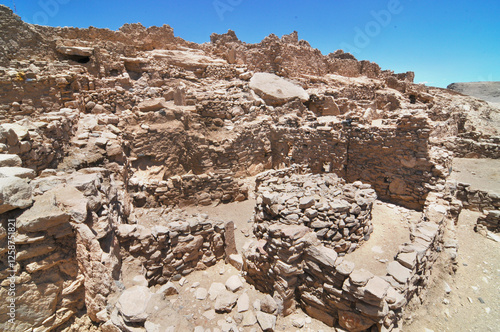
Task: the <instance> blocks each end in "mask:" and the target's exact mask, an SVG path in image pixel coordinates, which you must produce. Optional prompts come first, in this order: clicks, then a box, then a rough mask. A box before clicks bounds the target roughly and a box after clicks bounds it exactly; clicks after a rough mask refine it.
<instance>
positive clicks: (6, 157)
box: [0, 154, 23, 167]
mask: <svg viewBox="0 0 500 332" xmlns="http://www.w3.org/2000/svg"><path fill="white" fill-rule="evenodd" d="M22 165H23V162H22V160H21V158H20V157H19V156H18V155H17V154H0V167H21V166H22Z"/></svg>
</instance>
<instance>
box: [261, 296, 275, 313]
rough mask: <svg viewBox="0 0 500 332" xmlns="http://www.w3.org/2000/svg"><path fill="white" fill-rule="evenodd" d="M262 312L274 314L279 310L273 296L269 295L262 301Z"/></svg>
mask: <svg viewBox="0 0 500 332" xmlns="http://www.w3.org/2000/svg"><path fill="white" fill-rule="evenodd" d="M260 310H261V311H263V312H265V313H268V314H274V313H275V312H276V311H277V310H278V304H277V303H276V301H275V300H274V299H273V297H272V296H271V295H269V294H267V295H266V296H264V298H263V299H262V300H260Z"/></svg>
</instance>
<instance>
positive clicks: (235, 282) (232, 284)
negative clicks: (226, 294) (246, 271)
mask: <svg viewBox="0 0 500 332" xmlns="http://www.w3.org/2000/svg"><path fill="white" fill-rule="evenodd" d="M242 287H243V283H242V282H241V280H240V278H239V277H238V276H236V275H234V276H231V277H229V279H227V281H226V288H227V289H228V290H229V291H231V292H233V293H234V292H236V291H238V290H239V289H241V288H242Z"/></svg>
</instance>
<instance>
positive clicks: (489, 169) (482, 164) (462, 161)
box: [451, 158, 500, 193]
mask: <svg viewBox="0 0 500 332" xmlns="http://www.w3.org/2000/svg"><path fill="white" fill-rule="evenodd" d="M451 178H452V179H454V180H457V181H460V182H465V183H469V184H470V185H471V187H472V188H474V189H481V190H487V191H494V192H497V193H500V160H498V159H467V158H455V159H454V160H453V172H452V173H451Z"/></svg>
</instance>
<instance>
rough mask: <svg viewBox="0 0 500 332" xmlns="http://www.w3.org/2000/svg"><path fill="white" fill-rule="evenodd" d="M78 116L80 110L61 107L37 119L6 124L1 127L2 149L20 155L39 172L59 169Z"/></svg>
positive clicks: (0, 142) (0, 141) (25, 162)
mask: <svg viewBox="0 0 500 332" xmlns="http://www.w3.org/2000/svg"><path fill="white" fill-rule="evenodd" d="M78 119H79V112H78V111H77V110H74V109H69V108H62V109H61V110H59V111H55V112H48V113H45V114H44V115H43V116H41V117H40V118H39V119H38V121H36V122H35V121H30V120H28V119H24V120H20V121H17V122H13V123H3V124H2V125H1V126H0V127H1V128H0V150H1V151H2V152H4V153H10V154H18V155H19V156H20V157H21V160H22V161H23V166H24V167H28V168H31V169H33V170H35V171H36V172H40V171H42V170H44V169H46V168H56V167H57V165H58V164H59V163H60V162H61V161H62V159H63V158H64V156H65V151H66V150H67V149H68V147H69V144H70V140H71V138H72V137H73V134H74V133H75V131H76V127H77V123H78Z"/></svg>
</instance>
